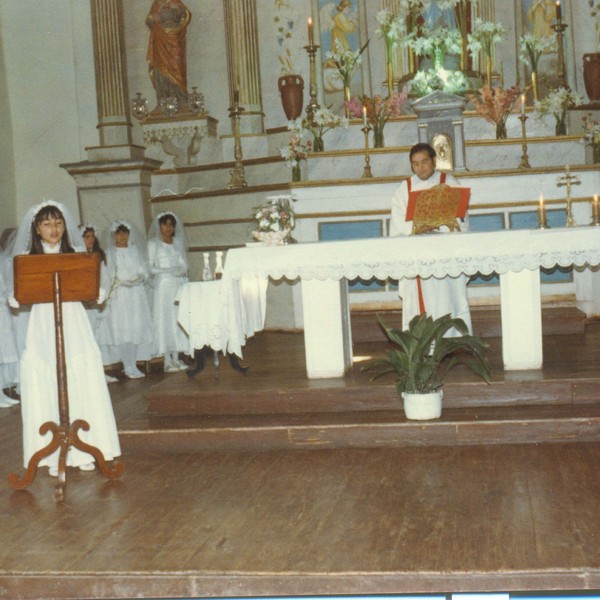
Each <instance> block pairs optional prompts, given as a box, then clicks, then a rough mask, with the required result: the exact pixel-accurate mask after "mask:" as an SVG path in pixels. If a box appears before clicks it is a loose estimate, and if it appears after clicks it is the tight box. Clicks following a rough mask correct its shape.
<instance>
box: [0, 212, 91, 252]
mask: <svg viewBox="0 0 600 600" xmlns="http://www.w3.org/2000/svg"><path fill="white" fill-rule="evenodd" d="M49 207H53V208H56V209H58V210H59V211H60V213H61V214H62V216H63V219H64V221H65V235H67V236H68V237H67V239H68V242H69V245H70V246H71V248H73V250H75V251H76V252H83V251H84V247H83V245H82V241H81V235H80V233H79V229H78V228H77V221H76V220H75V218H74V217H73V215H72V214H71V211H70V210H69V209H68V208H67V207H66V206H65V205H64V204H61V203H60V202H56V201H55V200H43V201H42V202H40V203H39V204H36V205H35V206H32V207H31V208H30V209H29V210H28V211H27V212H26V213H25V216H24V217H23V220H22V221H21V225H19V229H18V230H17V235H16V236H15V239H14V243H13V246H12V251H11V256H18V255H20V254H29V253H30V252H31V245H32V242H33V235H37V234H35V233H34V222H35V218H36V216H37V214H38V213H39V212H40V211H41V210H43V209H46V208H49Z"/></svg>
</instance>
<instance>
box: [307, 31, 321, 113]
mask: <svg viewBox="0 0 600 600" xmlns="http://www.w3.org/2000/svg"><path fill="white" fill-rule="evenodd" d="M319 48H320V46H318V45H316V44H313V43H309V45H308V46H304V49H305V50H306V52H308V60H309V62H310V85H309V88H308V89H309V94H310V102H309V103H308V104H307V106H306V114H307V116H308V118H309V120H310V121H311V123H312V122H313V120H314V119H313V116H314V114H315V111H316V110H318V109H319V108H320V106H319V102H318V100H317V75H316V61H315V57H316V55H317V50H318V49H319Z"/></svg>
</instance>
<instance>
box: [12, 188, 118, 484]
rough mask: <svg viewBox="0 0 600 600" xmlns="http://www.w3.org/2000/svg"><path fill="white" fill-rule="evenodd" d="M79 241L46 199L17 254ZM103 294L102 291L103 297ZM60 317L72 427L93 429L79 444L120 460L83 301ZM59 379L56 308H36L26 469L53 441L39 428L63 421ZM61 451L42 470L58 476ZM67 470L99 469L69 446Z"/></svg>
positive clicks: (69, 248) (26, 375)
mask: <svg viewBox="0 0 600 600" xmlns="http://www.w3.org/2000/svg"><path fill="white" fill-rule="evenodd" d="M79 239H80V237H79V233H78V230H77V225H76V222H75V221H74V219H73V217H72V215H71V213H70V212H69V211H68V210H67V209H66V208H65V207H64V206H63V205H62V204H59V203H58V202H54V201H53V200H46V201H44V202H42V203H41V204H39V205H37V206H34V207H32V208H31V209H29V211H28V212H27V214H26V215H25V218H24V219H23V222H22V223H21V227H20V228H19V231H18V232H17V237H16V240H15V245H14V249H13V254H14V255H17V254H57V253H61V252H74V251H75V248H74V246H73V245H72V244H71V240H79ZM77 250H79V251H82V250H83V248H81V247H78V248H77ZM103 293H104V291H103V290H101V295H102V294H103ZM11 304H12V305H13V306H14V305H15V304H16V301H15V300H14V298H11ZM17 306H18V304H17ZM62 314H63V334H64V343H65V360H66V367H67V389H68V395H69V417H70V419H71V422H73V421H75V420H76V419H84V420H85V421H87V422H88V423H89V425H90V429H89V431H83V430H80V431H79V435H80V437H81V439H82V440H83V441H84V442H86V443H88V444H91V445H92V446H95V447H97V448H98V449H99V450H100V451H101V452H102V454H103V455H104V458H105V459H106V460H112V459H113V458H115V457H116V456H120V454H121V448H120V445H119V437H118V434H117V426H116V423H115V417H114V414H113V409H112V404H111V400H110V396H109V393H108V388H107V385H106V381H105V379H104V368H103V366H102V357H101V355H100V350H99V348H98V344H97V343H96V340H95V338H94V334H93V332H92V328H91V326H90V321H89V319H88V316H87V314H86V311H85V309H84V307H83V305H82V304H81V302H64V303H63V304H62ZM56 379H57V378H56V354H55V330H54V306H53V304H52V303H44V304H34V305H33V307H32V309H31V315H30V318H29V325H28V328H27V338H26V342H25V350H24V352H23V355H22V357H21V403H22V418H23V462H24V466H25V467H27V465H28V463H29V460H30V458H31V457H32V455H33V454H34V453H35V452H37V451H38V450H40V449H42V448H44V447H45V446H47V445H48V443H49V442H50V439H51V433H50V432H48V433H47V434H46V435H44V436H42V435H40V433H39V428H40V426H41V425H42V424H43V423H45V422H46V421H53V422H55V423H58V422H59V409H58V390H57V383H56ZM58 452H59V451H58V450H57V451H56V452H55V453H53V454H52V455H51V456H48V457H46V458H43V459H42V460H41V461H40V462H39V465H41V466H48V467H49V473H50V475H52V476H56V475H57V474H58ZM67 466H74V467H79V468H80V469H81V470H83V471H91V470H93V469H94V468H95V465H94V462H93V459H92V457H91V456H90V455H89V454H87V453H86V452H82V451H81V450H79V449H77V448H75V447H73V446H70V447H69V451H68V454H67Z"/></svg>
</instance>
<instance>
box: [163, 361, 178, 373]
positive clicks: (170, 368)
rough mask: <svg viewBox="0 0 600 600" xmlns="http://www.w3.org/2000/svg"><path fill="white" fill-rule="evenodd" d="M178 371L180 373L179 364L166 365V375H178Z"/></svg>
mask: <svg viewBox="0 0 600 600" xmlns="http://www.w3.org/2000/svg"><path fill="white" fill-rule="evenodd" d="M177 371H179V367H178V366H177V363H168V364H166V365H165V373H177Z"/></svg>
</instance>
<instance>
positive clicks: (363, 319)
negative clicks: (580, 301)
mask: <svg viewBox="0 0 600 600" xmlns="http://www.w3.org/2000/svg"><path fill="white" fill-rule="evenodd" d="M378 314H380V315H381V316H383V318H384V319H385V320H386V322H387V323H389V324H390V325H392V326H393V327H398V328H400V327H402V311H401V310H384V311H365V310H353V311H352V312H351V315H350V320H351V326H352V339H353V341H354V342H377V341H385V339H386V338H385V334H384V333H383V331H382V330H381V327H379V324H378V322H377V315H378ZM471 320H472V322H473V333H474V334H475V335H478V336H480V337H483V338H490V337H501V335H502V324H501V319H500V308H499V307H493V308H474V309H472V311H471ZM585 323H586V316H585V313H583V312H582V311H580V310H579V309H578V308H576V307H552V308H543V309H542V330H543V332H544V335H565V334H577V333H583V331H584V328H585Z"/></svg>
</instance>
